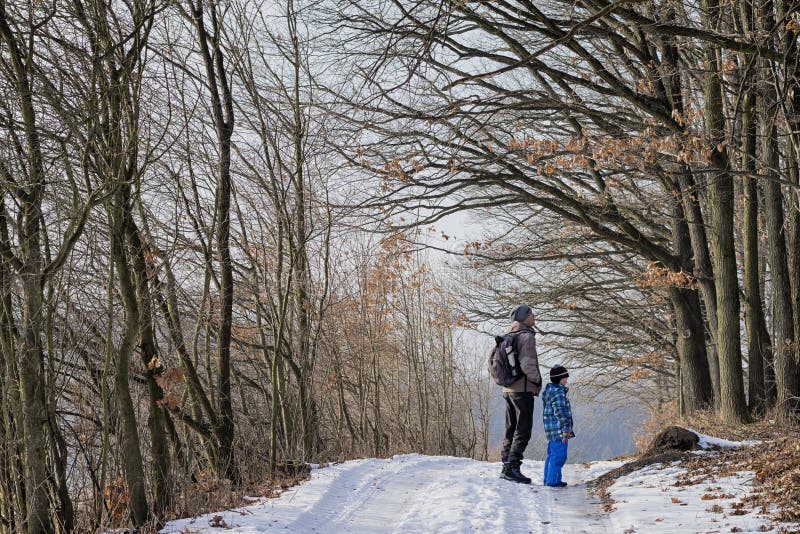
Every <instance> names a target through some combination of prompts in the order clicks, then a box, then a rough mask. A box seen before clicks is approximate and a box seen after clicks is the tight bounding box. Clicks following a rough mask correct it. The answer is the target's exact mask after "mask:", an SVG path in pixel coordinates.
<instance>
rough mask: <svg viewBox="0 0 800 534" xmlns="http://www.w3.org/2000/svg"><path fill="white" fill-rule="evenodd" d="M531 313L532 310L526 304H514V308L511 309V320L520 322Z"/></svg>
mask: <svg viewBox="0 0 800 534" xmlns="http://www.w3.org/2000/svg"><path fill="white" fill-rule="evenodd" d="M531 313H533V310H532V309H531V307H530V306H528V305H527V304H517V305H516V306H514V309H513V310H511V316H510V317H511V320H512V321H517V322H520V323H521V322H522V321H524V320H525V319H527V318H528V315H530V314H531Z"/></svg>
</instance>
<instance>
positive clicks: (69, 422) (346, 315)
mask: <svg viewBox="0 0 800 534" xmlns="http://www.w3.org/2000/svg"><path fill="white" fill-rule="evenodd" d="M798 33H800V2H796V1H792V0H727V1H721V0H699V1H695V0H691V1H678V0H570V1H562V0H542V1H533V0H113V1H108V0H12V1H8V0H0V130H1V131H2V133H1V134H0V259H1V262H0V373H1V377H0V378H1V380H0V441H2V447H0V530H2V531H4V532H27V533H31V534H33V533H55V532H59V533H61V532H94V531H97V530H98V529H104V528H113V527H118V526H125V525H133V526H136V527H140V528H141V529H142V531H145V532H146V531H148V530H147V529H151V530H153V531H154V530H157V528H158V527H159V526H160V525H162V524H163V522H164V521H165V520H167V519H170V518H175V517H180V516H184V515H187V514H193V513H199V512H201V511H206V510H208V509H209V508H212V509H213V507H214V506H216V507H220V506H225V503H226V502H228V501H227V500H228V499H232V498H234V496H235V495H239V494H241V493H242V492H245V491H250V490H252V489H253V488H262V489H263V488H267V487H269V485H270V484H273V483H274V482H275V481H276V480H281V479H282V477H284V478H285V477H287V476H292V475H293V474H295V473H297V472H298V471H299V470H302V466H303V465H304V464H305V463H308V462H314V463H319V462H326V461H336V460H344V459H350V458H358V457H365V456H371V457H385V456H388V455H392V454H397V453H402V452H421V453H427V454H443V455H453V456H466V457H473V458H476V459H483V460H485V459H488V458H489V457H491V456H492V454H494V452H495V451H494V450H493V446H494V445H495V444H493V443H491V441H490V437H489V415H490V412H491V410H490V405H491V401H492V399H493V398H494V396H495V395H496V393H497V388H496V387H495V386H494V385H493V384H492V383H491V382H490V380H489V379H488V376H487V372H486V361H485V360H486V354H487V352H488V350H489V348H490V344H491V342H492V341H491V340H492V338H491V336H490V335H488V334H490V333H492V332H496V331H499V330H500V329H503V328H507V327H508V322H509V320H508V312H509V310H510V309H511V307H512V306H513V305H514V304H517V303H520V302H527V303H529V304H530V305H531V306H532V307H533V309H534V310H535V312H536V315H537V324H538V325H539V327H540V328H541V330H542V332H541V333H542V334H543V336H542V337H543V339H544V343H543V345H542V347H540V362H541V363H542V364H543V365H545V363H546V362H549V363H551V364H555V363H559V362H563V363H566V364H568V365H569V366H571V367H572V368H581V369H582V370H583V374H584V376H586V377H588V378H587V380H588V382H590V383H591V387H593V388H596V389H597V391H599V392H615V394H621V395H623V396H628V397H629V399H630V402H634V403H639V404H642V405H646V406H648V407H650V408H651V410H652V411H653V413H658V411H660V410H668V409H673V410H675V411H677V413H678V414H680V415H681V416H683V417H688V418H690V417H691V416H692V414H695V413H700V412H703V413H708V412H713V413H714V414H715V415H716V416H717V417H718V418H719V420H720V421H722V422H725V423H727V424H746V423H749V422H752V421H757V420H772V421H776V422H777V423H779V424H783V425H794V426H796V425H798V424H800V50H798ZM453 221H456V222H455V223H454V222H453ZM464 221H470V222H469V224H468V225H467V223H465V222H464ZM454 224H455V225H462V226H463V229H464V232H463V233H462V235H459V236H458V239H456V238H455V237H454V236H451V235H450V234H449V233H448V232H450V230H446V228H450V227H452V226H453V225H454ZM467 228H469V231H467ZM483 340H485V341H483ZM609 394H610V393H609Z"/></svg>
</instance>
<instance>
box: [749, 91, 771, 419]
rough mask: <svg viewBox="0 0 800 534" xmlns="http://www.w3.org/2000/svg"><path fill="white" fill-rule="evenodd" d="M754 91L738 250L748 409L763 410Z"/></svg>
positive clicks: (765, 353) (766, 347)
mask: <svg viewBox="0 0 800 534" xmlns="http://www.w3.org/2000/svg"><path fill="white" fill-rule="evenodd" d="M755 100H756V97H755V93H754V92H753V91H752V90H748V91H747V94H746V95H745V98H744V101H743V102H742V170H743V172H744V174H743V176H742V190H743V193H744V198H743V200H744V209H743V211H742V249H743V250H742V253H743V259H744V265H743V271H744V272H743V283H744V313H745V327H746V329H747V391H748V399H749V408H750V412H751V413H752V414H754V415H760V414H763V413H764V410H765V409H766V395H767V392H766V382H765V377H764V362H765V361H769V360H770V355H769V353H770V350H771V348H770V340H769V337H768V336H767V337H764V336H765V334H766V333H767V326H766V320H765V319H764V305H763V301H762V299H761V284H760V277H759V271H758V266H759V257H758V184H757V181H756V158H757V155H756V138H757V130H758V121H757V117H756V114H755V109H756V108H755Z"/></svg>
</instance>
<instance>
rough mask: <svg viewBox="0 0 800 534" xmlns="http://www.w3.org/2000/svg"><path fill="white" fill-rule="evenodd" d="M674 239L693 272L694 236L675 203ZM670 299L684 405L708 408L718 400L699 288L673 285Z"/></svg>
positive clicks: (681, 259) (690, 409)
mask: <svg viewBox="0 0 800 534" xmlns="http://www.w3.org/2000/svg"><path fill="white" fill-rule="evenodd" d="M672 239H673V243H674V247H675V257H676V258H677V259H678V261H679V262H680V267H681V269H682V270H683V271H684V272H690V271H691V252H692V251H691V237H690V235H689V227H688V225H687V223H686V218H685V215H684V211H683V206H682V205H681V201H680V199H676V200H675V202H673V206H672ZM669 298H670V302H671V303H672V309H673V312H674V313H675V329H676V347H677V351H678V360H679V369H680V376H681V399H682V403H681V408H682V410H683V411H685V413H688V414H690V413H692V412H694V411H696V410H698V409H703V408H707V407H709V406H712V405H713V403H714V390H713V387H712V382H711V373H710V372H709V365H708V363H709V362H708V357H707V355H706V338H705V328H704V325H703V314H702V310H701V309H700V298H699V296H698V294H697V289H694V288H680V287H670V288H669Z"/></svg>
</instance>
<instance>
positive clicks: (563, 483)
mask: <svg viewBox="0 0 800 534" xmlns="http://www.w3.org/2000/svg"><path fill="white" fill-rule="evenodd" d="M545 486H548V487H550V488H566V487H567V483H566V482H559V483H558V484H545Z"/></svg>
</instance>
